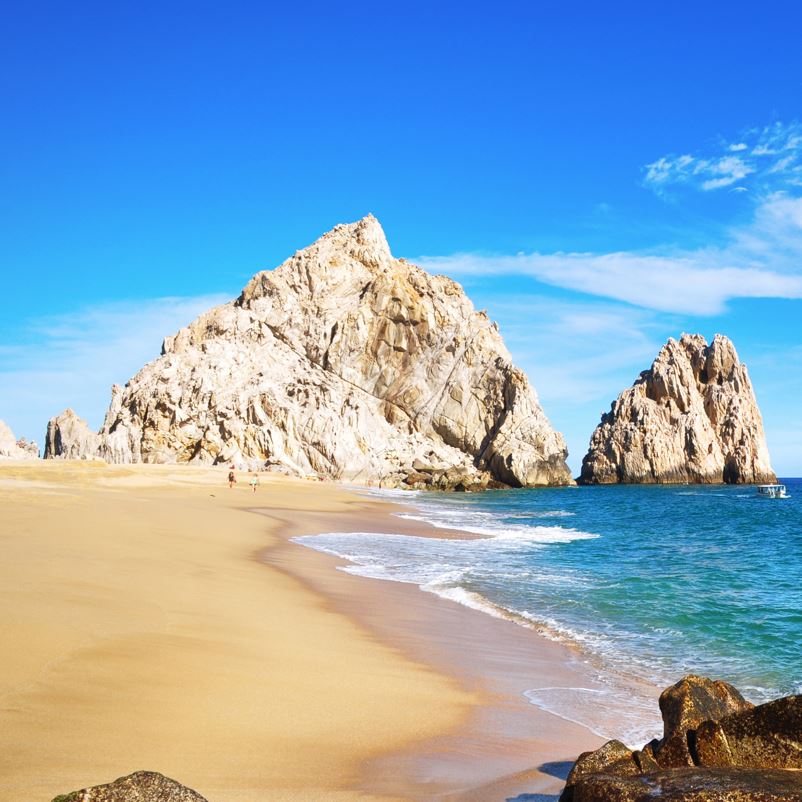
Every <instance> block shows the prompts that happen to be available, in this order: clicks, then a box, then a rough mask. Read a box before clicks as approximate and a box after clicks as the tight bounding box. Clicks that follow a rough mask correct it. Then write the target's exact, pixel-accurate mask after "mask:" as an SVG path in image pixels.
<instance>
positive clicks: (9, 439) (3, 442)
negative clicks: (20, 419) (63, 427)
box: [0, 420, 39, 459]
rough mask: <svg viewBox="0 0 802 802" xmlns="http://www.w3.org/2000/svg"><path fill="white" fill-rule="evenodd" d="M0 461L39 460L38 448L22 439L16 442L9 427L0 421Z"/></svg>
mask: <svg viewBox="0 0 802 802" xmlns="http://www.w3.org/2000/svg"><path fill="white" fill-rule="evenodd" d="M0 459H39V446H38V445H37V444H36V443H32V442H28V441H27V440H26V439H25V438H24V437H21V438H20V439H19V440H17V438H16V437H15V436H14V432H12V431H11V427H10V426H8V424H6V423H5V422H4V421H1V420H0Z"/></svg>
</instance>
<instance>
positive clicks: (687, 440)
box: [580, 334, 776, 484]
mask: <svg viewBox="0 0 802 802" xmlns="http://www.w3.org/2000/svg"><path fill="white" fill-rule="evenodd" d="M774 481H776V477H775V475H774V471H773V470H772V468H771V461H770V459H769V451H768V447H767V445H766V438H765V435H764V433H763V420H762V418H761V416H760V410H759V409H758V406H757V401H756V400H755V394H754V392H753V390H752V384H751V382H750V381H749V375H748V373H747V370H746V365H743V364H741V362H740V361H739V359H738V354H737V353H736V351H735V347H734V346H733V344H732V342H730V340H729V339H727V338H726V337H723V336H722V335H720V334H717V335H716V336H715V337H714V338H713V342H712V343H711V344H710V345H708V344H707V342H706V341H705V339H704V338H703V337H701V336H700V335H698V334H694V335H690V334H683V335H682V337H681V339H680V340H679V342H677V341H676V340H674V339H670V340H669V341H668V342H667V343H666V344H665V345H664V346H663V348H662V349H661V350H660V353H659V354H658V355H657V359H655V360H654V362H653V363H652V367H651V368H650V369H649V370H647V371H644V372H643V373H641V375H640V378H639V379H638V380H637V381H636V382H635V384H634V385H633V386H632V387H630V388H629V389H628V390H625V391H624V392H623V393H621V395H620V396H618V398H617V399H616V401H614V402H613V404H612V406H611V408H610V411H609V412H608V413H606V414H605V415H602V419H601V423H600V424H599V425H598V426H597V427H596V430H595V431H594V432H593V435H592V437H591V439H590V448H589V450H588V453H587V455H586V456H585V458H584V459H583V461H582V474H581V477H580V482H581V483H583V484H611V483H615V482H625V483H685V482H697V483H716V482H727V483H754V482H774Z"/></svg>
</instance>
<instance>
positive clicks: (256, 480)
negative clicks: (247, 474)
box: [251, 471, 259, 493]
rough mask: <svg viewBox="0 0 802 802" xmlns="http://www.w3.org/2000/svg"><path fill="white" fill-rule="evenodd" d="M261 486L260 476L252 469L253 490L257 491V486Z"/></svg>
mask: <svg viewBox="0 0 802 802" xmlns="http://www.w3.org/2000/svg"><path fill="white" fill-rule="evenodd" d="M258 486H259V477H258V476H257V475H256V474H255V473H254V472H253V471H251V489H252V490H253V492H254V493H255V492H256V488H257V487H258Z"/></svg>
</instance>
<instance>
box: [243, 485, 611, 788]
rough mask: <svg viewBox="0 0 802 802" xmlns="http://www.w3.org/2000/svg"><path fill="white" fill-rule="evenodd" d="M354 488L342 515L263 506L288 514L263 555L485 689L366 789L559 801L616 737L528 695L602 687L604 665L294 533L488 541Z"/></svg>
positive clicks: (380, 632) (363, 620) (369, 771)
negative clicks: (582, 765)
mask: <svg viewBox="0 0 802 802" xmlns="http://www.w3.org/2000/svg"><path fill="white" fill-rule="evenodd" d="M352 492H353V493H355V494H356V496H357V498H358V500H356V501H354V502H351V507H352V510H353V511H352V512H349V514H348V515H347V516H345V517H343V516H339V517H338V518H337V519H336V520H334V521H333V520H327V519H325V518H323V517H321V516H320V515H319V514H317V515H306V516H303V517H302V518H301V519H300V520H299V519H298V517H297V516H295V517H294V518H293V519H290V517H289V516H287V515H286V511H281V510H270V511H266V510H265V511H263V510H260V509H258V508H255V509H254V512H262V513H263V514H266V515H269V516H270V517H271V518H273V519H276V518H279V519H280V520H282V521H283V526H282V528H281V530H280V537H281V543H280V544H278V545H273V546H271V547H269V548H267V549H265V550H264V551H263V552H262V554H261V555H260V559H261V560H263V561H265V562H266V563H268V564H270V565H273V566H275V567H278V568H280V569H281V570H283V571H285V572H287V573H289V574H290V575H292V576H294V577H296V578H298V579H299V580H300V581H302V582H304V583H305V584H306V585H307V586H308V587H310V588H311V589H312V590H313V591H314V592H315V593H318V594H321V595H322V596H324V597H325V598H326V599H327V600H328V602H329V603H330V604H331V605H332V607H333V609H334V610H336V611H337V612H340V613H343V614H344V615H346V616H347V617H349V618H350V619H352V620H356V621H357V622H358V623H359V624H360V625H361V626H363V627H364V628H366V629H367V630H368V631H369V632H371V633H372V634H373V635H374V636H375V637H377V638H378V639H379V640H380V641H381V642H383V643H385V644H387V645H389V646H391V647H392V648H394V649H397V650H399V651H401V652H402V653H403V654H404V655H406V656H408V657H410V658H411V659H413V660H415V661H417V662H421V663H423V664H425V665H428V666H432V667H433V668H434V669H435V670H436V671H438V672H442V673H445V674H446V675H448V676H452V677H455V678H457V679H458V681H459V682H460V684H461V686H462V687H465V688H466V689H467V690H469V691H470V692H472V693H478V694H480V695H481V703H480V704H479V706H478V707H476V708H474V710H473V711H472V713H471V716H470V718H469V720H468V721H467V722H466V723H465V724H464V725H463V726H461V727H460V728H458V729H457V730H456V731H454V732H453V733H451V734H448V735H444V736H440V737H438V738H435V739H433V740H431V741H426V742H420V743H417V744H415V745H413V746H412V747H411V748H409V749H406V750H402V751H401V752H399V753H396V754H393V755H388V756H385V757H383V758H379V759H376V760H374V761H371V762H370V763H368V764H367V765H366V766H365V778H364V781H363V783H362V786H361V787H362V789H363V790H365V791H366V792H368V793H371V792H373V793H375V792H376V791H379V792H380V793H388V794H391V795H397V796H401V797H404V798H410V799H415V800H424V799H438V800H440V799H442V800H449V801H452V802H472V801H473V800H488V799H491V798H492V799H498V800H503V799H507V798H510V797H514V796H517V795H519V794H526V793H529V794H533V793H537V794H541V795H555V796H554V798H555V799H556V795H558V794H559V792H560V790H561V789H562V786H563V781H564V778H565V775H566V774H567V771H568V770H569V769H570V765H571V764H572V762H573V760H575V759H576V757H577V756H578V754H579V753H580V752H582V751H586V750H589V749H594V748H597V747H598V746H600V745H601V744H602V743H604V741H605V740H606V739H605V738H602V737H600V736H598V735H596V734H594V733H593V732H591V731H590V730H589V729H588V728H587V727H586V726H585V725H583V724H579V723H577V722H574V721H571V720H569V719H566V718H564V717H562V716H560V715H559V714H557V713H553V712H550V711H548V710H546V709H544V708H543V707H539V706H537V705H535V704H533V703H532V702H530V701H528V700H527V699H526V698H525V697H524V692H525V691H527V690H531V689H533V688H543V687H547V688H552V687H568V688H575V687H580V688H591V689H592V688H594V687H598V682H597V680H596V679H595V677H594V674H595V673H596V671H597V668H596V667H593V666H590V665H588V663H587V662H586V660H585V656H584V655H583V654H581V653H580V652H578V651H577V650H576V649H574V648H573V647H571V646H570V645H568V644H566V643H561V642H556V641H554V640H551V639H549V638H547V637H546V636H544V635H542V634H540V633H538V632H537V631H536V630H535V629H534V628H530V627H524V626H522V625H521V624H518V623H515V622H513V621H512V620H506V619H500V618H495V617H493V616H491V615H489V614H488V613H486V612H482V611H478V610H474V609H471V608H469V607H466V606H464V605H462V604H459V603H457V602H454V601H451V600H448V599H445V598H442V597H439V596H437V595H435V594H432V593H427V592H424V591H423V590H422V589H421V588H419V587H418V586H417V585H414V584H407V583H401V582H396V581H387V580H382V579H374V578H368V577H364V576H358V575H352V574H348V573H345V572H344V571H341V570H337V568H338V567H343V566H347V565H349V563H348V561H346V560H344V559H340V558H338V557H335V556H333V555H330V554H325V553H321V552H319V551H315V550H314V549H312V548H309V547H308V546H304V545H301V544H298V543H294V542H292V541H291V538H293V537H297V536H301V535H310V534H320V533H322V532H326V533H330V532H349V531H362V532H378V533H393V534H407V535H416V536H428V537H437V538H444V537H456V538H459V539H465V538H470V539H473V538H476V537H479V536H477V535H470V534H469V535H466V534H465V533H461V532H459V531H456V530H448V529H444V528H442V527H435V526H433V525H430V524H428V523H424V522H421V521H417V520H409V519H402V518H399V517H397V516H396V515H395V514H394V513H396V512H409V510H410V506H407V505H406V504H403V505H402V504H396V503H394V502H393V501H392V500H385V499H380V498H372V497H370V496H369V495H368V494H367V493H365V492H364V491H362V489H361V488H359V489H353V490H352ZM412 506H414V501H413V503H412ZM393 776H394V777H395V778H396V779H395V780H391V779H390V777H393ZM410 792H412V795H411V796H408V794H409V793H410ZM490 794H492V797H491V796H489V795H490Z"/></svg>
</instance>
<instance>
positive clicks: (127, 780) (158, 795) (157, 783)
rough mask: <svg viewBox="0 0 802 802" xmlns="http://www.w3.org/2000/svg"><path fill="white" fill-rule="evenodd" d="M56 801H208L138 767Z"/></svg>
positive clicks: (154, 773) (178, 784)
mask: <svg viewBox="0 0 802 802" xmlns="http://www.w3.org/2000/svg"><path fill="white" fill-rule="evenodd" d="M53 802H206V800H205V799H204V798H203V797H202V796H201V795H200V794H198V793H196V792H195V791H193V790H192V789H191V788H186V787H185V786H183V785H181V784H180V783H177V782H176V781H175V780H171V779H170V778H169V777H165V776H164V775H163V774H159V773H158V772H155V771H137V772H136V773H135V774H129V775H128V776H127V777H120V778H119V779H118V780H115V781H114V782H112V783H108V784H107V785H95V786H94V787H92V788H84V789H82V790H81V791H73V792H72V793H71V794H64V795H62V796H57V797H56V798H55V799H54V800H53Z"/></svg>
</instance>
